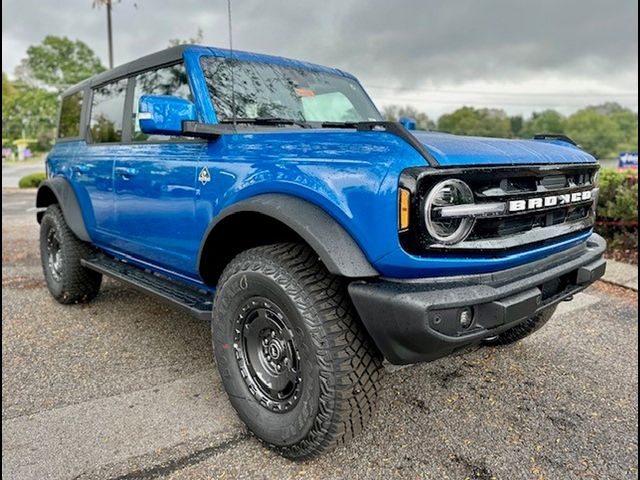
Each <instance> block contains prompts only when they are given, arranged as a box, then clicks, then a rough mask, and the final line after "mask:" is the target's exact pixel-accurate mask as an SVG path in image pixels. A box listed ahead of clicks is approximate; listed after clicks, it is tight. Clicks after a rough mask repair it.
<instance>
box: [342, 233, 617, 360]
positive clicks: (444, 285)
mask: <svg viewBox="0 0 640 480" xmlns="http://www.w3.org/2000/svg"><path fill="white" fill-rule="evenodd" d="M605 248H606V242H605V241H604V239H603V238H602V237H600V236H599V235H597V234H593V235H592V236H591V237H589V239H588V240H587V241H586V242H584V243H582V244H581V245H578V246H576V247H573V248H571V249H569V250H565V251H563V252H560V253H556V254H554V255H551V256H549V257H547V258H544V259H542V260H538V261H536V262H532V263H529V264H527V265H522V266H520V267H516V268H511V269H509V270H503V271H500V272H495V273H487V274H477V275H468V276H456V277H440V278H426V279H417V280H393V279H377V280H375V281H365V280H362V281H355V282H352V283H351V284H350V285H349V294H350V295H351V299H352V300H353V303H354V304H355V306H356V309H357V311H358V313H359V315H360V318H361V319H362V322H363V323H364V325H365V327H366V329H367V331H368V332H369V334H370V335H371V337H372V338H373V340H374V342H375V343H376V345H377V347H378V348H379V349H380V351H381V352H382V354H383V355H384V356H385V358H386V359H387V360H389V361H390V362H391V363H395V364H407V363H416V362H424V361H431V360H435V359H437V358H441V357H444V356H446V355H449V354H450V353H453V352H455V351H456V350H460V349H463V348H467V347H469V346H471V345H474V344H477V343H479V342H480V341H482V340H483V339H485V338H489V337H493V336H495V335H497V334H499V333H501V332H503V331H505V330H507V329H509V328H512V327H514V326H516V325H517V324H518V323H520V322H522V321H523V320H525V319H527V318H528V317H530V316H532V315H534V314H536V313H537V312H540V311H542V310H544V309H546V308H549V307H552V306H553V305H556V304H557V303H559V302H561V301H563V300H569V299H571V297H572V296H573V295H574V294H575V293H577V292H579V291H581V290H584V289H585V288H586V287H587V286H589V285H590V284H591V283H593V282H594V281H596V280H597V279H598V278H600V277H602V275H604V272H605V269H606V262H605V261H604V259H603V258H602V255H603V253H604V250H605ZM463 310H466V311H467V313H469V312H470V313H471V314H472V316H473V322H472V324H471V325H470V326H468V327H467V328H462V327H461V326H460V314H461V312H462V311H463Z"/></svg>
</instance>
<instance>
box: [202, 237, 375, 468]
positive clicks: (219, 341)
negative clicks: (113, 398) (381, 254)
mask: <svg viewBox="0 0 640 480" xmlns="http://www.w3.org/2000/svg"><path fill="white" fill-rule="evenodd" d="M212 333H213V343H214V350H215V357H216V363H217V366H218V370H219V372H220V375H221V377H222V381H223V383H224V386H225V388H226V390H227V393H228V394H229V399H230V401H231V404H232V405H233V407H234V408H235V410H236V411H237V412H238V415H239V416H240V418H241V419H242V420H243V421H244V422H245V424H246V425H247V426H248V428H249V429H250V430H251V431H252V432H253V433H254V434H255V435H256V436H257V437H258V438H259V439H261V440H262V441H263V442H265V443H266V444H268V445H269V446H270V447H272V448H275V449H276V450H278V451H279V453H281V454H282V455H284V456H286V457H289V458H292V459H307V458H311V457H314V456H316V455H318V454H321V453H324V452H326V451H328V450H331V449H332V448H334V447H335V446H337V445H339V444H341V443H343V442H345V441H346V440H348V439H350V438H351V437H352V436H353V435H355V434H356V433H358V432H359V431H360V430H362V428H363V427H364V425H365V424H366V422H367V420H368V419H369V417H370V416H371V413H372V411H373V408H374V404H375V402H376V398H377V392H378V385H379V379H380V376H381V371H382V370H381V367H382V358H381V356H380V354H379V352H378V351H377V350H376V348H375V346H374V345H373V344H372V342H371V340H370V339H369V337H368V335H367V334H366V332H365V331H364V329H363V328H362V326H361V325H360V323H359V320H358V318H357V315H356V313H355V310H354V307H353V305H352V303H351V300H350V299H349V297H348V294H347V291H346V282H345V281H344V279H342V278H340V277H336V276H334V275H332V274H330V273H329V272H328V271H327V270H326V268H325V267H324V265H323V264H322V263H321V262H320V261H319V260H318V257H317V255H316V254H315V253H314V252H313V251H312V250H311V249H309V248H308V247H306V246H304V245H300V244H275V245H269V246H264V247H258V248H253V249H251V250H247V251H245V252H243V253H241V254H240V255H238V256H237V257H236V258H235V259H233V260H232V261H231V262H230V264H229V265H228V266H227V267H226V269H225V271H224V273H223V274H222V277H221V278H220V281H219V283H218V290H217V292H216V297H215V300H214V308H213V322H212Z"/></svg>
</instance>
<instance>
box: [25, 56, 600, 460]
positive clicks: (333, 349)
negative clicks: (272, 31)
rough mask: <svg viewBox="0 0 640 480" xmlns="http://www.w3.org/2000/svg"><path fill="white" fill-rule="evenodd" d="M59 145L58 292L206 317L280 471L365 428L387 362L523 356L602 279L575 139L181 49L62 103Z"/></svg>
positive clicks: (43, 240)
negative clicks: (448, 130) (494, 131)
mask: <svg viewBox="0 0 640 480" xmlns="http://www.w3.org/2000/svg"><path fill="white" fill-rule="evenodd" d="M58 132H59V133H58V140H57V142H56V145H55V147H54V148H53V150H52V151H51V153H50V154H49V156H48V158H47V165H46V166H47V180H46V181H45V182H43V183H42V185H41V186H40V188H39V190H38V195H37V207H38V209H37V217H38V221H39V222H40V227H41V233H40V249H41V256H42V266H43V269H44V275H45V278H46V282H47V285H48V288H49V290H50V292H51V294H52V295H53V297H54V298H55V299H56V300H57V301H59V302H61V303H64V304H71V303H78V302H87V301H90V300H91V299H92V298H94V297H95V296H96V295H97V294H98V290H99V288H100V283H101V280H102V276H103V275H107V276H110V277H114V278H116V279H118V280H121V281H123V282H125V283H126V284H128V285H130V286H132V287H135V288H138V289H140V290H142V291H144V292H147V293H150V294H153V295H155V296H156V297H159V298H160V299H162V300H165V301H167V302H170V303H172V304H174V305H176V306H178V307H181V308H183V309H185V310H186V311H188V312H191V313H192V314H194V315H195V316H197V317H201V318H203V319H212V334H213V346H214V352H215V359H216V364H217V367H218V370H219V372H220V376H221V378H222V381H223V383H224V386H225V388H226V390H227V392H228V394H229V399H230V401H231V403H232V405H233V407H234V408H235V409H236V411H237V412H238V415H239V416H240V417H241V418H242V420H243V421H244V422H245V423H246V424H247V426H248V428H249V429H250V430H251V431H252V432H253V433H254V434H255V435H256V436H257V437H258V438H260V439H261V440H262V441H264V443H266V444H267V445H269V446H271V447H272V448H275V449H276V450H278V451H279V452H280V453H281V454H283V455H285V456H287V457H289V458H295V459H304V458H310V457H313V456H315V455H318V454H320V453H322V452H325V451H327V450H330V449H331V448H333V447H335V446H336V445H338V444H341V443H343V442H345V441H346V440H348V439H349V438H351V437H352V436H353V435H354V434H356V433H357V432H359V431H360V430H362V429H363V428H364V425H365V424H366V422H367V420H368V419H369V418H370V417H371V414H372V411H373V408H374V404H375V401H376V396H377V392H378V389H379V386H380V379H381V372H382V361H383V359H387V360H388V361H389V362H391V363H393V364H408V363H416V362H423V361H431V360H435V359H437V358H441V357H443V356H446V355H449V354H451V353H453V352H457V351H460V350H462V349H465V348H467V347H469V346H473V345H478V344H491V345H495V344H508V343H512V342H516V341H518V340H520V339H522V338H524V337H526V336H527V335H529V334H531V333H532V332H534V331H535V330H537V329H538V328H540V327H541V326H542V325H544V324H545V323H546V322H547V321H548V320H549V318H550V317H551V315H552V314H553V312H554V310H555V308H556V305H557V304H558V303H559V302H561V301H564V300H570V299H571V298H572V296H573V295H574V294H575V293H576V292H579V291H580V290H583V289H584V288H585V287H587V286H588V285H589V284H591V283H592V282H594V281H595V280H596V279H598V278H599V277H601V276H602V275H603V273H604V270H605V262H604V260H603V258H602V255H603V252H604V249H605V242H604V241H603V239H602V238H601V237H599V236H598V235H596V234H595V233H593V230H592V227H593V224H594V211H595V208H594V204H595V202H596V198H597V193H598V188H597V180H596V179H597V171H598V165H597V163H596V161H595V160H594V158H593V157H592V156H591V155H589V154H588V153H586V152H584V151H583V150H581V149H580V148H578V147H577V146H576V145H575V144H574V143H573V142H572V141H571V140H570V139H568V138H566V137H562V136H557V135H544V134H543V135H539V136H537V137H535V138H534V139H531V140H504V139H490V138H473V137H461V136H453V135H447V134H443V133H437V132H425V131H420V132H418V131H409V130H407V129H405V127H404V126H402V125H401V124H399V123H395V122H388V121H384V120H383V118H382V116H381V115H380V113H379V111H378V110H377V109H376V107H375V106H374V104H373V102H372V101H371V99H370V98H369V97H368V96H367V94H366V92H365V91H364V90H363V88H362V86H361V85H360V83H359V82H358V80H357V79H356V78H355V77H353V76H352V75H350V74H348V73H346V72H343V71H341V70H338V69H334V68H327V67H322V66H319V65H314V64H310V63H306V62H301V61H296V60H289V59H285V58H280V57H272V56H267V55H258V54H253V53H247V52H238V51H234V52H230V51H228V50H220V49H216V48H208V47H201V46H191V45H189V46H180V47H175V48H172V49H169V50H164V51H161V52H159V53H156V54H152V55H149V56H146V57H144V58H141V59H139V60H136V61H134V62H131V63H128V64H126V65H122V66H120V67H118V68H115V69H113V70H110V71H108V72H105V73H102V74H100V75H97V76H95V77H92V78H90V79H88V80H86V81H84V82H82V83H80V84H78V85H76V86H74V87H72V88H70V89H68V90H67V91H66V92H64V93H63V95H62V105H61V109H60V118H59V129H58Z"/></svg>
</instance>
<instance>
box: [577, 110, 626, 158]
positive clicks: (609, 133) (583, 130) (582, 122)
mask: <svg viewBox="0 0 640 480" xmlns="http://www.w3.org/2000/svg"><path fill="white" fill-rule="evenodd" d="M566 132H567V135H569V136H570V137H571V138H572V139H573V140H575V141H576V142H577V143H578V144H580V146H582V148H584V149H585V150H586V151H588V152H589V153H591V154H592V155H594V156H595V157H597V158H606V157H607V156H611V155H613V154H614V153H615V151H616V148H617V146H618V145H619V144H620V143H621V142H622V141H623V140H624V135H623V133H622V131H621V130H620V127H619V126H618V124H617V123H616V122H615V121H613V120H612V119H611V118H609V117H608V116H607V115H605V114H603V113H599V112H598V111H596V109H594V108H593V107H588V108H584V109H582V110H579V111H577V112H576V113H574V114H573V115H571V116H570V117H569V119H568V120H567V126H566Z"/></svg>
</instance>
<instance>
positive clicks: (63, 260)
mask: <svg viewBox="0 0 640 480" xmlns="http://www.w3.org/2000/svg"><path fill="white" fill-rule="evenodd" d="M91 253H92V249H91V246H90V245H89V244H88V243H86V242H83V241H81V240H80V239H78V238H77V237H76V236H75V235H74V234H73V232H72V231H71V229H70V228H69V227H68V225H67V223H66V222H65V220H64V216H63V215H62V210H60V207H59V206H58V205H55V204H54V205H51V206H49V208H47V211H46V212H45V213H44V215H43V217H42V221H41V222H40V259H41V261H42V270H43V272H44V278H45V281H46V282H47V287H48V288H49V292H50V293H51V295H53V298H55V299H56V300H57V301H58V302H60V303H63V304H70V303H82V302H88V301H89V300H91V299H93V298H94V297H95V296H96V295H97V294H98V291H99V290H100V284H101V282H102V275H101V274H99V273H97V272H94V271H93V270H89V269H88V268H85V267H83V266H82V265H81V264H80V260H81V259H82V258H85V257H88V256H89V255H91Z"/></svg>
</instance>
